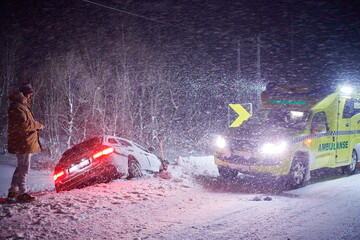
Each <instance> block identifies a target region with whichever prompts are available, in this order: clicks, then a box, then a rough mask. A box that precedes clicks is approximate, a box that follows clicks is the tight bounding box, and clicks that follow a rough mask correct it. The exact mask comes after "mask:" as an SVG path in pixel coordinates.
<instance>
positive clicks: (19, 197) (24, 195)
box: [16, 193, 36, 202]
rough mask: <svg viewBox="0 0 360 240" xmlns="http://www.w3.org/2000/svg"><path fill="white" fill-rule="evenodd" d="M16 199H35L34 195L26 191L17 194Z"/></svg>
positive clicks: (29, 200) (30, 200)
mask: <svg viewBox="0 0 360 240" xmlns="http://www.w3.org/2000/svg"><path fill="white" fill-rule="evenodd" d="M16 199H17V200H18V201H20V202H32V201H34V200H35V199H36V197H34V196H31V195H30V194H28V193H24V194H21V195H18V196H17V197H16Z"/></svg>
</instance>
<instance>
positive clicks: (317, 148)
mask: <svg viewBox="0 0 360 240" xmlns="http://www.w3.org/2000/svg"><path fill="white" fill-rule="evenodd" d="M215 145H216V147H215V164H216V165H217V167H218V170H219V174H220V176H221V177H223V178H229V179H232V178H235V177H236V176H237V175H238V173H243V174H250V175H254V176H259V177H260V176H266V175H268V176H270V177H275V179H276V180H278V181H281V182H283V183H285V184H286V185H287V186H288V187H290V188H298V187H301V186H304V185H305V183H306V182H307V181H308V180H309V179H310V176H311V171H312V170H315V169H321V168H339V169H341V170H342V171H343V172H344V173H346V174H349V175H351V174H353V173H354V172H355V170H356V166H357V162H358V159H359V157H358V155H359V154H360V93H359V92H357V91H356V90H355V89H353V88H351V87H350V86H341V87H337V88H336V89H332V88H331V87H326V88H324V87H319V88H313V89H310V88H309V87H307V86H303V87H301V86H296V87H295V88H294V89H290V88H289V87H288V86H287V85H286V84H283V85H281V84H273V83H270V84H268V86H267V87H266V90H265V91H263V92H262V94H261V108H260V110H259V111H256V112H255V113H253V115H252V116H250V118H249V119H247V120H246V121H244V122H243V123H242V124H241V125H240V126H239V127H237V128H229V130H228V131H227V132H226V133H224V134H223V135H221V136H218V137H217V139H216V144H215Z"/></svg>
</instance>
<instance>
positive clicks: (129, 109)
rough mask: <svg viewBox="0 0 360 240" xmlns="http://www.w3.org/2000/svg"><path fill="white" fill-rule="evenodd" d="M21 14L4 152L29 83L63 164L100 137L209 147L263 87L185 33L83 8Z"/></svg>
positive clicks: (14, 32) (12, 41)
mask: <svg viewBox="0 0 360 240" xmlns="http://www.w3.org/2000/svg"><path fill="white" fill-rule="evenodd" d="M13 7H15V6H13ZM29 7H31V8H30V9H29ZM17 11H18V12H17V14H16V16H17V17H19V18H18V19H15V18H14V17H12V18H11V20H8V22H7V24H6V25H5V27H6V28H4V29H5V31H6V32H5V33H6V34H3V35H2V38H1V43H2V46H3V47H2V48H1V68H2V69H1V77H2V82H1V88H2V91H1V98H0V101H1V102H0V104H1V108H0V111H1V115H0V116H1V119H0V121H1V122H0V125H1V133H0V134H1V140H0V144H1V148H2V149H3V152H5V149H6V126H7V118H6V110H7V106H8V101H7V96H8V95H9V94H10V93H11V92H12V91H14V90H16V88H17V87H18V86H19V85H21V84H22V83H26V82H31V83H32V85H33V87H34V88H35V90H36V95H35V96H34V99H33V106H32V108H33V111H34V114H35V116H36V117H37V118H38V120H39V121H40V122H42V123H44V124H45V125H46V128H45V130H44V131H43V132H42V133H41V136H42V138H43V142H44V147H45V152H46V153H47V154H49V155H50V156H51V158H52V159H54V160H56V159H57V158H58V157H59V155H60V154H61V153H62V152H63V151H64V150H65V149H66V148H69V147H71V146H72V145H74V144H76V143H78V142H80V141H82V140H84V139H86V138H89V137H91V136H94V135H99V134H110V135H116V136H121V137H125V138H128V139H132V140H133V141H136V142H139V143H141V144H143V145H145V146H149V145H155V146H156V145H157V144H158V139H157V136H158V134H162V135H163V136H164V144H165V148H167V149H171V150H173V151H179V150H184V151H190V150H203V151H209V150H210V147H211V146H210V145H211V143H212V142H211V138H210V136H211V134H213V133H216V132H220V131H222V130H224V129H225V128H226V127H227V105H228V104H229V103H234V102H237V101H249V99H251V98H252V99H256V98H257V94H258V93H259V91H246V92H248V95H246V94H245V95H244V94H243V95H242V97H239V95H238V93H239V91H241V92H245V88H247V89H250V88H253V89H257V90H260V89H261V88H260V87H259V86H260V85H261V84H259V83H257V82H255V83H252V82H253V80H254V79H255V75H254V76H251V77H252V78H251V79H247V80H245V79H239V78H236V76H235V73H234V72H233V71H229V70H228V69H221V68H220V67H219V66H218V65H219V64H218V63H217V62H216V61H215V58H214V55H213V54H211V53H212V52H213V49H211V46H206V47H207V49H206V48H205V47H203V48H200V47H199V46H204V44H205V43H204V39H203V37H202V36H200V37H197V36H196V35H195V36H194V35H193V34H194V33H193V32H189V31H187V30H184V29H181V28H178V27H173V26H166V25H163V24H155V23H153V22H151V21H150V23H149V22H147V21H144V20H141V19H140V20H139V19H136V18H135V19H134V18H133V17H129V16H125V17H124V16H121V15H120V16H119V14H118V13H116V12H115V13H114V12H112V11H106V10H105V11H104V10H102V9H100V11H99V9H98V8H96V7H95V8H94V6H89V5H84V4H83V5H82V7H80V6H78V5H76V4H75V5H73V6H66V5H61V4H58V5H57V6H56V5H51V4H49V5H46V4H40V5H39V6H22V8H20V10H17ZM29 11H30V12H29ZM99 12H100V13H99ZM31 13H33V14H35V15H31V16H29V15H30V14H31ZM254 59H255V58H254ZM254 59H253V60H254ZM254 61H255V60H254ZM254 68H255V67H254ZM241 81H247V83H246V84H245V82H241ZM242 90H244V91H242Z"/></svg>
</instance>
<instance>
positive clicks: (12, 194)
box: [6, 192, 17, 202]
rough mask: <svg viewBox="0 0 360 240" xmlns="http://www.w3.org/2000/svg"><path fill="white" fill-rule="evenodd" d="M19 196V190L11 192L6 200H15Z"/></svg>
mask: <svg viewBox="0 0 360 240" xmlns="http://www.w3.org/2000/svg"><path fill="white" fill-rule="evenodd" d="M16 198H17V192H9V193H8V196H7V198H6V201H8V202H15V201H16Z"/></svg>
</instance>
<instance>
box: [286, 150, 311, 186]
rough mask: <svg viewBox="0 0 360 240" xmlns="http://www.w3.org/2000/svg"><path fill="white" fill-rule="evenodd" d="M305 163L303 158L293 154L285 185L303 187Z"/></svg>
mask: <svg viewBox="0 0 360 240" xmlns="http://www.w3.org/2000/svg"><path fill="white" fill-rule="evenodd" d="M306 172H307V164H306V160H305V158H303V157H301V156H295V158H294V159H293V162H292V165H291V169H290V173H289V174H288V176H287V177H288V181H287V186H288V187H289V188H291V189H296V188H300V187H303V186H304V185H305V179H306Z"/></svg>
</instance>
